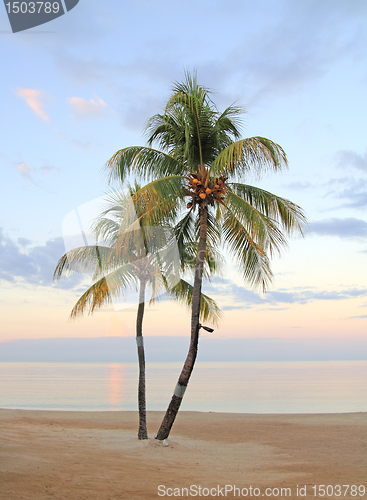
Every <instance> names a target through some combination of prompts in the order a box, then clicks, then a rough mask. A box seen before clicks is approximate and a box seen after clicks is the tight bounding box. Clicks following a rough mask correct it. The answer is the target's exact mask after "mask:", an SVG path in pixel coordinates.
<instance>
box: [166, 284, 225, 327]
mask: <svg viewBox="0 0 367 500" xmlns="http://www.w3.org/2000/svg"><path fill="white" fill-rule="evenodd" d="M192 293H193V286H192V285H190V283H188V282H187V281H185V280H183V279H181V280H180V281H179V283H177V285H176V286H175V287H173V288H171V289H170V290H169V291H168V294H169V295H171V296H172V297H174V298H175V299H176V300H178V301H179V302H182V303H184V304H185V305H186V306H187V307H191V305H192ZM220 317H221V311H220V309H219V307H218V305H217V303H216V302H215V300H214V299H212V298H210V297H208V296H207V295H205V294H203V293H202V294H201V302H200V321H210V322H211V323H212V324H218V322H219V320H220Z"/></svg>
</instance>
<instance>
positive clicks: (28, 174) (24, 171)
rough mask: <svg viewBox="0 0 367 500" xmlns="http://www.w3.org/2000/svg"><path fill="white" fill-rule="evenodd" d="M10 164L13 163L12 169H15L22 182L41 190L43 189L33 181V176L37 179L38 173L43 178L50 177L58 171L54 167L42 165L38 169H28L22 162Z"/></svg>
mask: <svg viewBox="0 0 367 500" xmlns="http://www.w3.org/2000/svg"><path fill="white" fill-rule="evenodd" d="M12 163H13V167H14V168H15V170H16V171H17V172H19V174H20V175H21V177H22V178H23V179H24V180H26V181H28V182H31V183H32V184H34V185H35V186H38V187H40V188H42V189H44V188H43V187H42V186H41V185H40V184H38V183H37V182H36V181H35V180H34V175H36V177H37V174H38V173H39V172H40V173H41V174H42V175H43V176H45V175H50V174H52V173H55V172H59V171H60V169H59V168H57V167H54V166H53V165H43V166H42V167H40V168H30V167H29V166H28V165H27V164H26V163H24V162H23V161H22V162H12Z"/></svg>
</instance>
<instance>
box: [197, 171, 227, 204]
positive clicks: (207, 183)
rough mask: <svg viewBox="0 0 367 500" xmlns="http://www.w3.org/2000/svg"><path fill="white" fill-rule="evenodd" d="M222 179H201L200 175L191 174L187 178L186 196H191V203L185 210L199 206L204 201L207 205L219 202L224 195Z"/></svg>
mask: <svg viewBox="0 0 367 500" xmlns="http://www.w3.org/2000/svg"><path fill="white" fill-rule="evenodd" d="M225 181H226V179H225V178H224V177H218V178H216V179H208V178H207V179H205V180H204V179H203V178H202V176H201V175H200V174H191V175H190V178H189V190H188V191H187V195H188V196H192V200H193V201H192V202H191V203H188V204H187V208H191V207H192V206H193V205H196V204H200V203H202V202H203V201H204V200H206V203H207V204H208V205H214V200H217V201H219V200H221V199H222V197H223V195H224V193H225V188H224V183H225Z"/></svg>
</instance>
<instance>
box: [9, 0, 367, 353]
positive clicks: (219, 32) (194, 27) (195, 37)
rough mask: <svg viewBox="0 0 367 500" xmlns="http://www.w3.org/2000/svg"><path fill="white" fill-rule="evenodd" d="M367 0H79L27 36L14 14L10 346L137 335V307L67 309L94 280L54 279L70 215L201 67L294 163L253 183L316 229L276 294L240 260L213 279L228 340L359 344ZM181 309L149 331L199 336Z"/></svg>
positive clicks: (278, 281)
mask: <svg viewBox="0 0 367 500" xmlns="http://www.w3.org/2000/svg"><path fill="white" fill-rule="evenodd" d="M366 22H367V4H366V2H365V1H362V0H354V1H353V2H351V1H350V0H339V1H338V2H335V0H321V1H320V0H318V1H317V2H316V1H314V0H300V1H298V2H294V1H292V0H278V1H277V2H274V1H270V0H269V1H265V0H259V1H258V2H250V1H249V0H210V1H206V0H199V1H193V0H187V1H186V2H185V4H183V3H182V2H178V1H176V0H169V1H168V0H157V1H152V0H149V1H148V0H135V1H134V2H125V1H115V0H111V1H110V2H97V1H95V0H80V2H79V3H78V5H77V6H76V7H75V8H74V9H72V10H71V11H70V12H68V13H67V14H66V15H63V16H61V17H59V18H57V19H55V20H54V21H52V22H50V23H47V24H45V25H42V26H38V27H36V28H32V29H30V30H27V31H24V32H19V33H14V34H13V33H12V32H11V30H10V25H9V21H8V18H7V15H6V11H5V9H0V61H1V66H2V77H1V79H0V101H1V107H0V126H1V135H0V165H1V172H2V186H3V191H2V196H1V198H0V203H1V210H0V283H1V290H0V310H1V312H0V318H1V322H0V341H3V342H8V341H14V340H16V339H46V338H55V337H57V338H75V337H76V338H89V337H110V336H123V337H128V336H134V330H135V319H136V307H129V308H125V309H122V310H118V311H116V310H115V309H114V307H113V306H108V307H105V308H103V310H101V311H99V312H96V313H95V314H94V315H93V316H90V317H88V316H85V317H83V318H80V319H79V320H77V321H70V320H69V319H68V316H69V314H70V311H71V309H72V307H73V305H74V304H75V302H76V300H77V299H78V298H79V296H80V295H81V294H82V293H83V291H84V290H85V287H86V283H85V281H83V279H82V278H81V277H80V276H76V275H74V276H70V277H68V278H65V279H63V280H61V281H60V282H57V283H55V282H53V281H52V276H53V271H54V269H55V266H56V263H57V261H58V259H59V258H60V257H61V255H62V254H63V253H64V251H65V247H64V242H63V233H62V224H63V220H64V218H65V217H66V216H67V214H68V213H70V212H71V211H73V210H75V209H76V208H78V207H80V206H81V205H83V204H85V203H88V202H89V201H91V200H94V199H96V198H99V197H101V196H103V195H104V194H105V193H107V192H108V191H109V190H110V189H111V188H115V189H117V188H118V186H116V185H112V186H110V185H109V184H108V179H107V176H106V173H105V171H104V165H105V163H106V162H107V161H108V159H109V158H110V157H111V156H112V155H113V154H114V153H115V152H116V151H117V150H119V149H121V148H123V147H127V146H132V145H140V144H145V139H144V136H143V133H142V131H143V129H144V127H145V125H146V122H147V119H148V118H149V117H150V116H152V115H154V114H155V113H158V112H161V111H162V110H163V107H164V104H165V102H166V100H167V98H168V97H169V95H170V92H171V88H172V85H173V83H174V82H175V81H180V80H182V79H183V78H184V74H185V71H191V72H192V71H194V70H196V71H197V74H198V81H199V83H200V84H202V85H204V86H206V87H208V88H210V89H211V90H212V91H213V93H214V94H213V100H214V101H215V103H216V104H217V106H218V108H219V109H224V108H225V107H227V106H228V105H230V104H232V103H233V102H236V103H237V104H239V105H242V106H243V107H244V108H245V109H246V115H245V117H244V118H245V119H244V127H243V134H242V135H243V136H244V137H252V136H257V135H260V136H264V137H268V138H270V139H271V140H273V141H275V142H277V143H278V144H280V145H281V146H282V147H283V149H284V150H285V151H286V153H287V156H288V161H289V170H288V171H284V172H282V173H278V174H272V175H267V176H266V177H264V178H262V179H254V178H246V179H244V182H248V183H253V184H255V185H257V186H260V187H262V188H264V189H267V190H269V191H271V192H274V193H275V194H277V195H280V196H283V197H285V198H288V199H290V200H291V201H293V202H294V203H297V204H298V205H300V206H301V207H302V208H303V210H304V211H305V213H306V215H307V218H308V228H307V232H306V235H305V237H304V238H301V237H294V238H292V239H290V240H289V245H288V248H287V249H286V250H285V251H284V252H283V253H282V255H281V256H280V257H275V258H274V259H273V260H272V270H273V273H274V279H273V283H272V285H271V286H270V287H269V289H268V291H267V293H266V294H262V293H261V292H260V291H259V290H252V289H251V288H250V287H249V286H248V284H246V283H244V282H243V281H242V279H241V277H240V276H239V275H238V274H237V273H236V270H235V268H234V267H233V266H232V265H231V262H228V268H227V269H225V270H224V271H223V274H222V276H221V277H215V278H214V279H213V280H212V281H211V283H206V284H205V285H204V291H205V293H208V294H209V295H211V296H212V297H213V298H215V299H216V300H217V302H218V304H219V306H220V307H221V309H222V310H223V316H222V319H221V322H220V324H219V326H218V327H216V329H215V332H214V333H213V334H212V336H209V334H208V333H203V336H207V337H208V341H209V339H210V338H213V339H214V338H216V339H225V338H244V339H270V338H271V339H278V341H279V342H284V341H286V340H289V339H293V341H299V342H300V345H301V343H302V342H304V341H305V340H309V341H312V340H314V341H315V342H316V341H317V342H319V341H320V339H326V340H327V341H328V342H330V346H331V345H332V343H333V342H334V341H340V342H349V343H350V344H351V345H352V346H353V345H355V349H356V350H358V349H359V346H360V342H361V341H364V340H365V332H366V330H367V328H366V327H367V286H366V282H367V280H366V277H367V271H366V269H367V266H366V264H367V215H366V208H367V141H366V134H365V130H366V116H367V99H366V84H367V70H366V55H367V54H366V53H367V32H366V30H365V26H366ZM189 326H190V315H189V312H188V310H187V309H186V308H185V307H183V306H182V305H179V304H175V303H172V302H169V301H168V300H161V301H160V302H159V303H157V304H155V305H153V306H149V307H147V310H146V316H145V325H144V335H146V336H185V335H189Z"/></svg>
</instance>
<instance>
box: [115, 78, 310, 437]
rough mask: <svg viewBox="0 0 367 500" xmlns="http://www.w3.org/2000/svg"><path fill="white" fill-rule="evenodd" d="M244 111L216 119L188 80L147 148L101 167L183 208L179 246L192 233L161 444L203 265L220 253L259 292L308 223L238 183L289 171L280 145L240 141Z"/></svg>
mask: <svg viewBox="0 0 367 500" xmlns="http://www.w3.org/2000/svg"><path fill="white" fill-rule="evenodd" d="M243 112H244V110H243V109H242V108H240V107H238V106H234V105H232V106H229V107H228V108H227V109H225V110H224V111H223V112H222V113H220V112H219V111H218V109H217V108H216V106H215V105H214V103H213V101H212V99H211V94H210V92H209V91H208V90H207V89H206V88H204V87H202V86H200V85H198V83H197V80H196V76H195V75H194V76H193V77H191V76H190V75H189V74H187V75H186V79H185V81H184V82H183V83H176V84H175V85H174V87H173V94H172V96H171V97H170V99H169V100H168V102H167V105H166V108H165V110H164V113H163V114H157V115H155V116H153V117H152V118H151V119H150V120H149V122H148V126H147V128H146V133H147V135H148V145H147V146H134V147H128V148H125V149H122V150H120V151H118V152H117V153H116V154H115V155H114V156H113V157H112V158H111V159H110V161H109V162H108V164H107V166H106V168H107V169H108V170H109V174H110V180H112V179H115V178H116V179H119V180H120V181H122V182H124V181H125V179H126V178H127V177H128V176H129V175H135V176H138V177H141V178H148V179H155V182H154V183H152V185H151V188H152V189H151V191H150V192H151V194H153V192H154V193H156V196H157V199H160V200H162V199H164V200H165V202H166V203H167V200H171V202H172V203H175V204H176V206H180V207H181V209H182V218H181V220H180V221H179V223H178V225H177V227H179V228H180V231H179V233H178V234H179V238H178V241H179V244H180V245H181V247H183V246H185V237H186V236H187V235H188V233H189V232H190V230H191V231H192V228H193V227H196V264H195V277H194V288H193V297H192V310H191V337H190V339H191V340H190V347H189V352H188V354H187V358H186V361H185V363H184V366H183V369H182V372H181V374H180V376H179V379H178V383H177V386H176V388H175V391H174V395H173V396H172V399H171V402H170V404H169V407H168V409H167V412H166V414H165V417H164V419H163V421H162V424H161V427H160V429H159V431H158V434H157V438H158V439H160V440H163V439H165V438H167V437H168V435H169V433H170V430H171V427H172V425H173V422H174V420H175V417H176V415H177V412H178V410H179V407H180V404H181V402H182V398H183V395H184V392H185V390H186V388H187V384H188V382H189V379H190V376H191V373H192V370H193V367H194V363H195V360H196V355H197V347H198V339H199V330H200V328H201V325H200V323H199V315H200V304H201V300H200V298H201V288H202V279H203V271H204V264H205V260H206V259H208V258H209V256H210V255H211V256H215V252H216V251H217V250H218V248H224V249H225V250H226V252H227V253H228V254H229V255H231V256H232V257H233V258H234V260H235V261H236V263H237V265H238V267H239V269H240V270H241V272H242V274H243V278H244V279H245V280H246V281H247V282H248V283H249V284H250V285H252V286H261V287H262V288H263V290H265V289H266V287H267V286H268V285H269V283H270V281H271V279H272V272H271V269H270V260H269V258H270V257H271V256H272V254H273V253H274V252H275V251H278V252H280V250H281V248H282V247H283V246H284V245H285V244H286V236H285V235H286V234H290V233H292V232H294V231H296V232H299V233H301V234H302V228H303V225H304V224H305V221H306V219H305V216H304V214H303V212H302V210H301V208H300V207H299V206H297V205H295V204H294V203H292V202H291V201H289V200H286V199H284V198H280V197H279V196H276V195H274V194H272V193H269V192H267V191H265V190H262V189H260V188H258V187H255V186H251V185H248V184H244V183H242V182H240V181H243V179H244V178H245V177H246V176H247V175H248V174H251V173H255V174H257V175H258V176H259V175H260V174H262V173H264V172H266V171H275V172H278V171H281V170H282V169H283V168H285V167H287V158H286V154H285V152H284V151H283V149H282V148H281V147H280V146H279V145H278V144H276V143H274V142H273V141H271V140H269V139H266V138H264V137H251V138H247V139H241V138H240V125H241V114H242V113H243ZM154 143H155V144H157V146H158V147H157V148H153V147H152V146H153V144H154ZM148 186H149V185H148ZM147 189H149V188H147ZM176 210H177V212H178V208H177V209H176ZM185 210H186V212H185ZM191 248H192V246H191Z"/></svg>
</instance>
